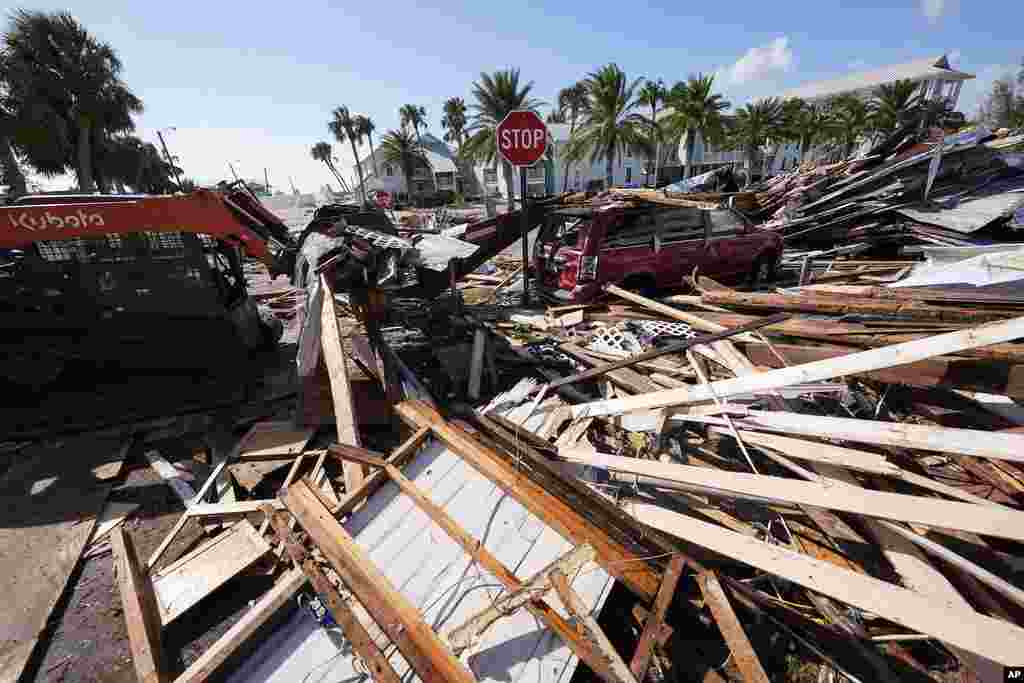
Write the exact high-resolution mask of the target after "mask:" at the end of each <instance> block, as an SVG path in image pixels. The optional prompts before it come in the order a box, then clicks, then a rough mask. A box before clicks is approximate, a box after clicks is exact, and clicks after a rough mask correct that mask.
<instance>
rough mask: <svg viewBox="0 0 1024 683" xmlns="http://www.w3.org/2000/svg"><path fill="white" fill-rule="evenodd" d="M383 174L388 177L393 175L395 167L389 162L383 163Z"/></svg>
mask: <svg viewBox="0 0 1024 683" xmlns="http://www.w3.org/2000/svg"><path fill="white" fill-rule="evenodd" d="M384 175H386V176H387V177H389V178H390V177H391V176H393V175H395V169H394V167H392V166H391V164H384Z"/></svg>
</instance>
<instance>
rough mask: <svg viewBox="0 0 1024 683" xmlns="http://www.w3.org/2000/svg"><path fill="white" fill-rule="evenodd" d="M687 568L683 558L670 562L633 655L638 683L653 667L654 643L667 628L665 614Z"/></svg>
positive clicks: (630, 664) (634, 672)
mask: <svg viewBox="0 0 1024 683" xmlns="http://www.w3.org/2000/svg"><path fill="white" fill-rule="evenodd" d="M685 566H686V561H685V560H684V559H683V558H682V556H680V555H674V556H673V557H672V559H671V560H669V563H668V568H667V569H666V570H665V574H664V575H663V576H662V578H661V586H659V587H658V596H657V597H656V598H654V606H653V607H652V608H651V613H650V614H648V615H647V621H646V623H645V624H644V630H643V633H642V634H640V641H639V642H638V643H637V644H636V652H634V653H633V660H632V661H631V662H630V663H629V670H630V671H632V672H633V675H634V676H636V679H637V680H638V681H642V680H644V678H646V677H647V668H648V667H649V666H650V665H651V654H652V653H653V651H654V643H655V641H656V640H657V639H658V635H659V634H660V632H661V630H662V628H663V627H664V626H665V613H666V612H667V611H668V606H669V605H670V604H672V596H673V595H675V592H676V586H677V585H678V584H679V577H680V576H682V574H683V567H685Z"/></svg>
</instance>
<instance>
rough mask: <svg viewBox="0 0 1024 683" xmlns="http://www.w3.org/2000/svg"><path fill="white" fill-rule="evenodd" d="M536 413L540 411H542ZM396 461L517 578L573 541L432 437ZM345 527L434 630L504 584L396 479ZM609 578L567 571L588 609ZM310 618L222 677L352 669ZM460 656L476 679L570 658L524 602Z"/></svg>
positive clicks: (481, 604)
mask: <svg viewBox="0 0 1024 683" xmlns="http://www.w3.org/2000/svg"><path fill="white" fill-rule="evenodd" d="M534 417H535V418H536V417H538V416H534ZM539 417H540V418H541V419H543V415H540V416H539ZM531 419H533V418H531ZM403 471H404V472H405V474H406V476H407V477H408V478H409V479H410V480H412V481H413V482H414V483H416V485H417V486H419V487H421V488H422V489H424V491H426V492H427V493H428V494H429V495H430V498H431V500H433V501H434V502H435V503H436V504H438V505H439V506H441V507H443V508H444V509H445V511H446V512H447V513H448V514H449V515H451V516H452V517H453V518H454V519H455V520H456V521H457V522H458V523H459V524H460V525H461V526H462V527H463V528H465V529H466V531H467V532H468V533H470V534H472V535H473V536H474V537H475V538H476V539H477V540H479V541H481V542H482V543H483V544H484V545H485V546H486V548H487V549H488V550H489V551H490V552H491V553H493V554H494V555H495V556H496V557H497V558H498V559H499V560H500V561H501V562H502V563H503V564H505V565H506V566H507V567H508V568H509V569H510V570H511V571H512V572H514V573H515V574H516V576H518V577H520V578H524V577H528V576H530V575H532V574H533V573H534V572H536V571H539V570H540V569H542V568H543V567H544V566H546V565H547V564H549V563H550V562H552V561H553V560H555V559H557V558H558V557H559V556H561V555H563V554H564V553H566V552H567V551H568V550H570V549H571V548H572V545H571V544H570V543H569V542H568V541H566V540H565V539H563V538H562V537H561V536H559V535H558V534H556V533H555V532H554V531H552V530H551V529H550V528H549V527H548V526H547V525H546V524H544V523H543V522H542V521H541V520H540V519H538V518H536V517H535V516H533V515H532V514H530V513H529V512H528V511H527V510H526V509H525V508H523V507H522V506H521V505H520V504H519V503H517V502H516V501H515V500H514V499H512V498H510V497H508V496H505V495H504V494H503V493H502V492H501V490H500V489H499V488H498V487H497V486H495V485H494V484H493V483H492V482H491V481H490V480H488V479H486V478H485V477H483V476H482V475H480V474H479V473H478V472H477V471H476V470H475V469H473V468H472V467H471V466H470V465H468V464H466V463H465V462H464V461H463V460H462V459H461V458H460V457H459V456H458V455H456V454H455V453H453V452H452V451H450V450H448V449H446V448H444V447H443V446H442V445H441V444H439V443H436V442H435V443H433V444H432V445H431V446H429V447H427V448H425V449H424V450H423V451H422V452H421V453H420V454H419V455H417V457H416V458H415V459H414V460H413V461H412V462H411V463H410V464H409V465H408V466H406V467H405V468H404V469H403ZM345 527H346V529H347V530H348V531H349V533H351V534H352V536H353V537H354V538H355V539H356V542H357V543H359V545H360V546H361V547H362V548H363V549H365V550H366V552H367V553H368V554H369V556H370V558H371V559H372V560H373V561H374V563H375V564H376V565H377V566H378V567H380V568H381V570H382V571H383V572H384V574H385V575H386V576H387V577H388V579H389V580H390V581H391V582H392V583H393V584H394V585H395V586H396V587H397V588H398V589H399V590H400V591H401V592H402V593H403V594H404V595H406V596H407V597H408V598H409V599H410V600H411V601H412V602H413V603H414V604H415V605H416V606H417V607H419V608H420V609H421V610H423V613H424V619H425V621H426V622H427V623H428V624H430V625H431V626H432V627H433V628H434V629H435V630H437V631H438V632H442V633H443V632H445V630H446V629H450V628H452V627H454V626H457V625H459V624H461V623H463V622H464V621H465V620H466V619H468V618H469V617H471V616H473V615H474V614H476V613H478V612H480V611H482V610H483V609H485V608H486V607H488V606H489V605H490V604H491V603H492V602H493V601H494V599H495V598H497V597H498V596H499V595H500V594H501V593H502V592H503V591H502V588H501V585H500V582H499V581H498V580H497V579H496V578H495V577H494V576H492V575H491V574H490V573H488V572H486V571H484V570H483V569H482V568H480V566H479V565H477V564H476V563H474V562H472V561H471V560H470V558H469V557H468V556H467V555H466V553H465V552H464V551H463V550H462V548H461V547H460V546H459V545H458V544H456V543H455V542H454V541H452V540H451V539H450V538H449V537H448V536H447V534H445V532H444V531H443V530H442V529H441V528H440V527H438V526H436V525H435V524H434V523H433V522H432V521H431V520H430V518H429V517H428V516H427V515H426V514H425V513H423V512H422V511H421V510H420V509H419V508H418V507H416V505H415V504H414V503H413V501H412V500H411V499H410V498H408V497H407V496H404V495H402V494H401V493H400V492H399V490H398V487H397V486H396V485H395V484H392V483H388V484H386V485H385V486H384V487H382V488H381V490H380V491H378V492H377V493H376V494H374V495H373V496H372V497H371V498H370V499H369V500H368V501H367V503H366V505H364V506H363V508H362V509H360V510H359V511H357V512H356V513H355V514H354V515H353V517H352V518H351V519H350V520H348V522H346V524H345ZM570 578H572V577H570ZM612 583H613V582H612V579H611V578H610V577H609V576H608V574H607V573H605V572H604V570H602V569H601V568H600V567H598V566H597V565H594V564H591V565H588V566H587V567H586V568H585V569H584V570H583V571H582V572H581V573H580V574H579V575H578V576H577V577H575V581H574V582H573V588H574V590H576V591H577V592H578V593H579V594H580V595H581V596H582V597H583V599H584V600H585V602H586V603H587V606H588V607H590V608H591V609H592V610H593V611H595V612H596V611H597V610H599V609H600V607H601V606H602V605H603V604H604V600H605V598H606V597H607V595H608V591H609V590H610V589H611V586H612ZM557 602H558V601H557V600H555V601H552V602H551V603H550V604H551V605H552V607H553V608H555V609H556V610H558V611H559V612H560V613H561V614H562V615H563V616H567V615H566V614H565V613H564V611H561V605H558V604H556V603H557ZM312 624H313V622H312V620H311V618H310V617H309V616H308V615H306V614H305V613H300V614H298V615H296V616H295V617H293V618H292V619H291V620H289V621H288V622H287V623H286V624H284V625H283V626H282V627H281V628H279V629H278V631H277V632H275V633H274V634H273V635H272V636H271V637H270V638H268V639H267V640H266V641H265V642H264V643H263V644H262V645H261V646H260V647H259V648H258V650H257V651H256V652H255V653H254V654H253V656H252V657H250V658H249V660H248V661H246V662H245V663H244V664H243V665H242V666H241V667H240V668H239V669H238V670H237V671H236V672H235V673H234V674H233V675H232V677H231V679H230V680H232V681H239V682H240V681H246V682H247V683H248V682H266V683H285V682H291V681H301V680H307V677H315V679H316V680H346V679H348V678H349V677H354V676H357V675H358V674H359V673H360V671H361V669H359V668H358V667H359V665H358V664H354V663H353V661H352V659H351V655H350V654H349V649H348V647H347V645H346V646H343V645H342V640H341V633H340V631H337V630H332V631H324V630H322V629H319V628H312ZM370 631H371V633H373V632H376V631H377V629H376V628H371V629H370ZM466 656H468V657H469V659H468V662H469V667H470V669H471V670H472V671H473V673H474V675H476V677H477V679H478V680H479V681H481V682H484V681H503V682H506V681H518V680H529V681H531V682H533V681H539V682H541V683H555V682H562V683H564V682H566V681H568V680H569V679H570V678H571V676H572V674H573V672H574V671H575V669H576V664H577V659H576V657H575V656H574V655H573V654H572V652H571V650H570V649H569V648H568V647H567V646H566V645H565V644H564V643H563V642H562V641H561V639H559V638H558V637H557V636H555V635H554V634H552V633H551V632H550V631H549V630H547V629H541V628H540V626H539V624H538V622H537V620H536V618H535V617H533V615H531V614H530V613H529V612H528V611H526V610H521V611H519V612H517V613H516V614H513V615H511V616H509V617H507V618H505V619H502V620H501V621H500V622H498V623H497V624H495V626H494V627H492V628H491V629H490V630H489V631H488V632H487V633H485V634H484V635H483V636H482V638H481V640H480V642H478V643H477V644H476V645H475V647H474V648H472V649H470V650H468V651H467V653H466ZM391 662H392V665H393V666H394V667H395V671H396V672H397V673H398V674H399V675H400V676H403V675H405V674H406V673H410V672H409V667H408V665H407V664H406V662H405V661H404V660H403V659H402V657H401V655H400V654H398V653H394V654H393V655H392V656H391ZM410 675H412V674H411V673H410ZM412 680H418V679H417V678H415V677H413V679H412Z"/></svg>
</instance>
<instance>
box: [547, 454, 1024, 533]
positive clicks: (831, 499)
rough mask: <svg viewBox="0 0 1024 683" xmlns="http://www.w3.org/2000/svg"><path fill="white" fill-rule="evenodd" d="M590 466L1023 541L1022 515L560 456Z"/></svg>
mask: <svg viewBox="0 0 1024 683" xmlns="http://www.w3.org/2000/svg"><path fill="white" fill-rule="evenodd" d="M559 455H560V456H562V457H568V458H569V459H571V460H573V461H576V462H585V463H586V464H587V465H590V466H592V467H599V468H602V469H608V470H613V471H616V472H625V473H627V474H635V475H640V476H644V477H650V478H652V479H658V480H662V481H663V482H664V483H663V484H661V486H665V487H668V488H672V487H676V486H681V487H682V488H683V489H686V490H696V491H701V492H712V493H714V494H717V495H729V496H736V497H746V498H752V499H758V500H765V501H772V502H776V503H793V504H797V505H810V506H814V507H819V508H827V509H831V510H839V511H842V512H852V513H855V514H858V515H865V516H868V517H879V518H882V519H894V520H897V521H904V522H914V523H917V524H923V525H925V526H932V527H941V528H950V529H960V530H963V531H973V532H975V533H979V534H986V535H989V536H997V537H1000V538H1009V539H1014V540H1024V512H1021V511H1019V510H1013V509H1011V508H1007V507H996V506H987V505H973V504H971V503H961V502H956V501H947V500H939V499H937V498H925V497H922V496H908V495H905V494H902V493H889V492H887V491H873V490H870V489H862V488H857V487H851V486H846V485H836V484H835V483H834V482H829V481H828V480H823V481H820V482H810V481H797V480H793V479H786V478H784V477H774V476H768V475H763V474H748V473H746V472H728V471H723V470H716V469H710V468H706V467H695V466H693V465H677V464H675V463H663V462H657V461H654V460H643V459H640V458H627V457H623V456H617V455H608V454H605V453H597V452H594V451H590V452H589V453H588V452H587V451H586V449H576V450H574V451H569V450H565V451H564V452H560V453H559Z"/></svg>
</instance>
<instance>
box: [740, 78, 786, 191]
mask: <svg viewBox="0 0 1024 683" xmlns="http://www.w3.org/2000/svg"><path fill="white" fill-rule="evenodd" d="M782 135H783V128H782V101H781V100H780V99H779V98H777V97H766V98H764V99H760V100H757V101H756V102H753V103H751V104H746V105H744V106H743V107H741V108H740V109H738V110H737V111H736V120H735V123H734V124H733V130H732V140H733V144H735V145H736V146H737V147H739V148H740V149H742V150H743V151H744V153H745V154H746V156H747V161H748V162H749V164H750V172H749V173H748V174H747V182H748V183H749V182H750V180H751V178H753V174H754V169H755V168H756V166H757V157H758V151H759V150H760V148H761V146H762V145H764V144H765V143H766V142H768V141H769V140H771V139H772V138H779V137H781V136H782Z"/></svg>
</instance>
